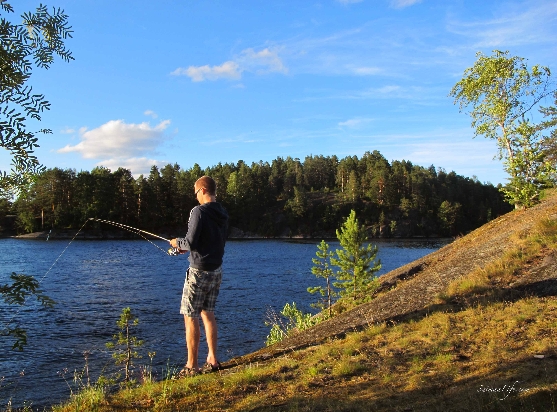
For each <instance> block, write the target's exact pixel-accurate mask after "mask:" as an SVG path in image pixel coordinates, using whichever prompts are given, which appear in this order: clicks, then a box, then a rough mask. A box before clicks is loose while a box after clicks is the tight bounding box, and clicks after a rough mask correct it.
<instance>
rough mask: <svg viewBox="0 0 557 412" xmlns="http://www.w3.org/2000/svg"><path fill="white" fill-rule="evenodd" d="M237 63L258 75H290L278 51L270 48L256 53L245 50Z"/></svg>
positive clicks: (251, 50)
mask: <svg viewBox="0 0 557 412" xmlns="http://www.w3.org/2000/svg"><path fill="white" fill-rule="evenodd" d="M237 61H238V62H239V63H240V65H241V66H242V67H244V68H245V70H248V71H251V72H255V73H257V74H264V73H271V72H276V73H283V74H286V73H288V69H287V68H286V67H285V66H284V64H283V62H282V60H281V59H280V57H279V56H278V53H277V51H276V50H274V51H273V50H270V49H269V48H266V49H263V50H261V51H259V52H256V51H255V50H253V49H251V48H250V49H246V50H243V51H242V53H241V54H240V56H239V58H238V59H237Z"/></svg>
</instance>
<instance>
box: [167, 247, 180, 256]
mask: <svg viewBox="0 0 557 412" xmlns="http://www.w3.org/2000/svg"><path fill="white" fill-rule="evenodd" d="M166 253H168V254H169V255H170V256H178V255H181V254H182V253H183V252H182V251H181V250H180V249H178V248H177V247H171V248H170V249H168V251H167V252H166Z"/></svg>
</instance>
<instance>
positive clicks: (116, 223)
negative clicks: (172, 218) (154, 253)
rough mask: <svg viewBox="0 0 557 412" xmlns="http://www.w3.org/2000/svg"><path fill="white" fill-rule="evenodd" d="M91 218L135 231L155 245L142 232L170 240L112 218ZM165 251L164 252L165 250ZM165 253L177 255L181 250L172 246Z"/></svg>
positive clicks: (91, 218)
mask: <svg viewBox="0 0 557 412" xmlns="http://www.w3.org/2000/svg"><path fill="white" fill-rule="evenodd" d="M89 220H94V221H96V222H102V223H107V224H109V225H112V226H116V227H119V228H121V229H125V230H127V231H128V232H132V233H135V234H137V235H139V236H141V237H142V238H143V239H145V240H147V241H148V242H150V243H152V244H153V245H155V244H154V243H153V242H151V241H150V240H149V239H147V238H146V237H145V236H143V235H142V233H145V234H146V235H149V236H153V237H156V238H157V239H161V240H165V241H167V242H170V240H169V239H166V238H164V237H162V236H159V235H155V234H154V233H151V232H147V231H146V230H142V229H138V228H136V227H132V226H128V225H124V224H123V223H118V222H113V221H111V220H105V219H98V218H96V217H90V218H89ZM155 246H156V247H158V246H157V245H155ZM158 248H159V249H161V248H160V247H158ZM161 250H163V249H161ZM163 252H164V250H163ZM165 253H167V254H169V255H170V256H176V255H180V254H181V251H180V249H178V248H175V247H171V248H170V249H168V250H167V251H166V252H165Z"/></svg>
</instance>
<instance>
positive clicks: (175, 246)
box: [168, 239, 187, 255]
mask: <svg viewBox="0 0 557 412" xmlns="http://www.w3.org/2000/svg"><path fill="white" fill-rule="evenodd" d="M168 243H170V246H172V247H173V248H174V249H177V250H178V252H179V253H180V254H181V255H183V254H184V253H186V252H187V250H183V249H178V242H177V241H176V239H170V240H169V241H168Z"/></svg>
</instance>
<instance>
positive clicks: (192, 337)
mask: <svg viewBox="0 0 557 412" xmlns="http://www.w3.org/2000/svg"><path fill="white" fill-rule="evenodd" d="M184 324H185V326H186V346H187V348H188V360H187V363H186V368H190V369H193V370H194V371H197V370H198V369H199V364H198V361H197V357H198V353H199V319H198V318H197V317H194V318H191V317H189V316H186V315H184Z"/></svg>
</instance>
